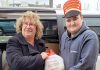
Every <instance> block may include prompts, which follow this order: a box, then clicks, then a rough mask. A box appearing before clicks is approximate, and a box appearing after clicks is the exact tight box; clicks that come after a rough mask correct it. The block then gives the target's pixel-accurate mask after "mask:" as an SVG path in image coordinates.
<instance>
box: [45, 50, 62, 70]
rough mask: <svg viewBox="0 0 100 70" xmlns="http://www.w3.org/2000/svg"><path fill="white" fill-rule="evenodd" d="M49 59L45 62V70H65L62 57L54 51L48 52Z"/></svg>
mask: <svg viewBox="0 0 100 70" xmlns="http://www.w3.org/2000/svg"><path fill="white" fill-rule="evenodd" d="M48 55H49V57H48V58H47V59H46V60H45V70H64V62H63V59H62V57H60V56H59V55H57V54H55V53H54V51H53V50H49V51H48Z"/></svg>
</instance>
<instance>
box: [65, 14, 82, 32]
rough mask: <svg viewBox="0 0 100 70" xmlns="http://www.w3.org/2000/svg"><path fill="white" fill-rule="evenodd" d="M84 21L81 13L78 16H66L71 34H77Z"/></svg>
mask: <svg viewBox="0 0 100 70" xmlns="http://www.w3.org/2000/svg"><path fill="white" fill-rule="evenodd" d="M82 22H83V17H82V16H81V15H80V14H79V15H78V16H73V17H70V18H66V26H67V30H68V31H69V32H70V33H71V34H76V33H77V32H78V31H79V30H80V28H81V26H82Z"/></svg>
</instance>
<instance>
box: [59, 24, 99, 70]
mask: <svg viewBox="0 0 100 70" xmlns="http://www.w3.org/2000/svg"><path fill="white" fill-rule="evenodd" d="M60 51H61V53H60V54H61V56H62V58H63V59H64V65H65V70H95V66H96V61H97V56H98V52H99V42H98V37H97V35H96V33H95V32H93V31H92V30H90V29H89V28H88V27H87V26H86V25H85V24H84V23H83V25H82V27H81V29H80V30H79V32H78V33H77V34H76V35H75V37H73V38H70V33H68V32H67V31H66V32H64V34H63V35H62V38H61V49H60Z"/></svg>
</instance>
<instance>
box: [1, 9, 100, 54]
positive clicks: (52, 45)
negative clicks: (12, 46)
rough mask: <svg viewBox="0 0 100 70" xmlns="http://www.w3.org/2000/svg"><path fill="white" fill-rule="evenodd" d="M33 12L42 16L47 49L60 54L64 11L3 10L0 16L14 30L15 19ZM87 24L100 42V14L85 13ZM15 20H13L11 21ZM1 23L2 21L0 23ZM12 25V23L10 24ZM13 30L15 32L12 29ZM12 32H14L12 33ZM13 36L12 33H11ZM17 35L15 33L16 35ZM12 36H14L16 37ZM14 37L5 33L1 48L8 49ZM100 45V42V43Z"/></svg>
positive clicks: (2, 37)
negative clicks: (28, 11) (8, 42)
mask: <svg viewBox="0 0 100 70" xmlns="http://www.w3.org/2000/svg"><path fill="white" fill-rule="evenodd" d="M27 10H31V11H33V12H36V13H37V14H38V15H39V16H40V20H41V22H42V23H43V25H44V31H43V39H44V40H45V43H46V47H47V49H52V50H54V51H55V53H57V54H59V48H60V44H59V43H60V39H61V36H62V34H63V32H64V31H65V30H64V27H65V23H66V22H65V18H64V17H63V16H64V15H63V11H62V9H53V8H3V9H0V14H2V16H3V17H4V18H2V19H4V20H5V22H6V21H7V22H9V21H10V22H13V23H12V24H11V25H12V26H13V28H14V24H15V21H16V20H15V19H16V18H18V17H19V16H20V15H22V13H23V12H25V11H27ZM83 17H84V20H85V22H86V24H87V25H88V26H89V27H90V28H91V29H92V30H93V31H95V32H96V33H97V35H98V38H99V40H100V14H99V13H98V14H93V13H89V12H85V13H83ZM11 19H13V20H11ZM0 22H1V21H0ZM9 25H10V23H9ZM12 30H15V28H14V29H12ZM11 32H12V31H11ZM10 34H11V33H10ZM14 34H15V33H14ZM14 34H12V35H14ZM12 35H9V34H6V32H3V34H2V36H0V48H1V49H2V50H5V49H6V43H7V41H8V39H9V38H10V37H12ZM99 43H100V42H99Z"/></svg>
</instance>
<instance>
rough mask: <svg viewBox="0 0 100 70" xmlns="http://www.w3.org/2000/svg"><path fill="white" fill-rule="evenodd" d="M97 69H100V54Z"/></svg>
mask: <svg viewBox="0 0 100 70" xmlns="http://www.w3.org/2000/svg"><path fill="white" fill-rule="evenodd" d="M96 70H100V55H99V56H98V60H97V65H96Z"/></svg>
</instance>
